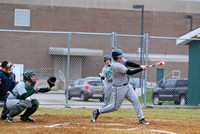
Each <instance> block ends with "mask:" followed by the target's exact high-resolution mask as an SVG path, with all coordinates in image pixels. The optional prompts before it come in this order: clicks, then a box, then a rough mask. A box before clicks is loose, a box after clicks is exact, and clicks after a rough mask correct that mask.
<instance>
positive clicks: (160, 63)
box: [147, 61, 165, 68]
mask: <svg viewBox="0 0 200 134" xmlns="http://www.w3.org/2000/svg"><path fill="white" fill-rule="evenodd" d="M162 65H165V62H164V61H160V62H157V63H154V64H152V65H148V66H147V67H148V68H150V67H158V66H162Z"/></svg>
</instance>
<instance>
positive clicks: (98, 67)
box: [97, 63, 104, 86]
mask: <svg viewBox="0 0 200 134" xmlns="http://www.w3.org/2000/svg"><path fill="white" fill-rule="evenodd" d="M97 69H98V71H99V74H100V73H101V70H100V66H99V64H98V63H97ZM100 79H101V78H100ZM101 83H102V86H103V85H104V83H103V81H102V79H101Z"/></svg>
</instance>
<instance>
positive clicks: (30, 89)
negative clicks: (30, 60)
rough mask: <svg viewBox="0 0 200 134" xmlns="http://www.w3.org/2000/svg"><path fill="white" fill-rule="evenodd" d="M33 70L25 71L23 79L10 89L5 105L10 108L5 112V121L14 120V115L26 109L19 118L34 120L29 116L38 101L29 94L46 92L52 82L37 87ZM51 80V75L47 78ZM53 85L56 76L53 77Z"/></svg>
mask: <svg viewBox="0 0 200 134" xmlns="http://www.w3.org/2000/svg"><path fill="white" fill-rule="evenodd" d="M35 75H36V74H35V72H33V71H27V72H25V73H24V81H22V82H19V83H18V84H17V85H16V86H15V88H14V89H13V90H12V92H11V94H10V95H9V96H8V98H7V102H6V106H7V108H8V109H9V110H10V112H9V113H8V114H7V118H6V121H7V122H16V120H15V119H14V117H15V116H17V115H19V114H20V113H21V112H22V111H24V110H25V109H26V111H25V112H24V114H23V115H21V117H20V120H21V121H26V122H35V120H34V119H33V118H31V117H30V116H31V115H32V114H33V113H35V112H36V111H37V109H38V106H39V101H38V100H37V99H32V98H30V96H31V95H33V94H34V93H37V92H42V93H44V92H48V91H50V90H51V87H52V84H51V85H49V87H47V88H40V87H38V82H36V80H35ZM49 80H52V77H51V78H49V79H48V80H47V83H48V84H49V82H48V81H49ZM53 80H54V81H53V82H51V83H53V85H54V83H55V81H56V78H55V77H54V78H53Z"/></svg>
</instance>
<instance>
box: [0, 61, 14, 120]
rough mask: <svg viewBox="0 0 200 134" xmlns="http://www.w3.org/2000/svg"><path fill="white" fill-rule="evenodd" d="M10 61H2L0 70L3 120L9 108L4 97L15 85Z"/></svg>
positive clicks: (0, 98)
mask: <svg viewBox="0 0 200 134" xmlns="http://www.w3.org/2000/svg"><path fill="white" fill-rule="evenodd" d="M11 67H12V65H11V62H8V61H3V62H2V63H1V70H0V100H1V101H4V107H3V111H2V113H1V119H2V120H5V119H6V116H7V114H8V113H9V110H8V109H7V107H6V103H5V102H6V99H7V97H8V95H9V94H10V93H11V91H12V90H13V88H14V87H15V85H16V82H15V75H14V74H13V73H12V70H11Z"/></svg>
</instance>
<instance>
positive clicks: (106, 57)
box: [103, 55, 111, 62]
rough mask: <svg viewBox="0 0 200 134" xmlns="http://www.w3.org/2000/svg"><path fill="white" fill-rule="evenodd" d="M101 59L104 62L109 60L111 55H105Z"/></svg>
mask: <svg viewBox="0 0 200 134" xmlns="http://www.w3.org/2000/svg"><path fill="white" fill-rule="evenodd" d="M103 59H104V62H106V60H107V59H110V60H111V57H110V56H109V55H105V56H104V58H103Z"/></svg>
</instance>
